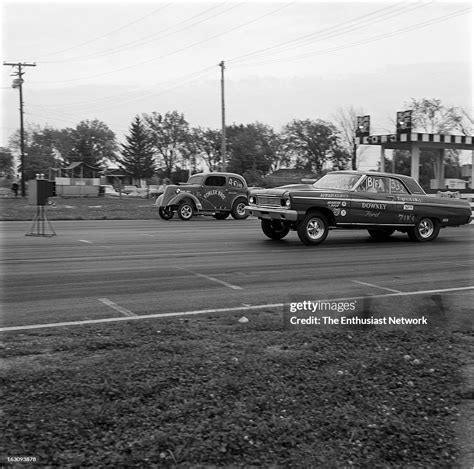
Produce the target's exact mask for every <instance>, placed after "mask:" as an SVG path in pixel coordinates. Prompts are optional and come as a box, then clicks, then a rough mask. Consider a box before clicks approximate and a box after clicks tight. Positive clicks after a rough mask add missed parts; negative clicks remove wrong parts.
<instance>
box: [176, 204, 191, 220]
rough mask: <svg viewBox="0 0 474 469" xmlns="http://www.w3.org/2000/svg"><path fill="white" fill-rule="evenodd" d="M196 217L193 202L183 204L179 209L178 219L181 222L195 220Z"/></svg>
mask: <svg viewBox="0 0 474 469" xmlns="http://www.w3.org/2000/svg"><path fill="white" fill-rule="evenodd" d="M193 215H194V207H193V204H192V203H191V202H186V201H184V202H182V203H181V204H180V205H179V207H178V217H179V218H181V220H184V221H188V220H191V218H193Z"/></svg>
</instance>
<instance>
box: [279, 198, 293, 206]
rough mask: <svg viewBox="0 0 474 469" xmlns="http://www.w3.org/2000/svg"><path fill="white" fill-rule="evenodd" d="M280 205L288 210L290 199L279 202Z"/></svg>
mask: <svg viewBox="0 0 474 469" xmlns="http://www.w3.org/2000/svg"><path fill="white" fill-rule="evenodd" d="M281 205H282V206H283V207H286V208H290V205H291V200H290V199H285V200H282V201H281Z"/></svg>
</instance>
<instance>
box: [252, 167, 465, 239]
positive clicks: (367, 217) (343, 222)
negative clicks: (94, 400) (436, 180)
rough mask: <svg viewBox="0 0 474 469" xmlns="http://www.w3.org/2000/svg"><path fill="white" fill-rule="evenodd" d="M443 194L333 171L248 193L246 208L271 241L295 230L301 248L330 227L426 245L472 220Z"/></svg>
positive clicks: (408, 181) (386, 178)
mask: <svg viewBox="0 0 474 469" xmlns="http://www.w3.org/2000/svg"><path fill="white" fill-rule="evenodd" d="M447 195H449V196H448V197H443V196H440V195H439V194H438V195H427V194H426V193H425V191H424V190H423V189H422V188H421V186H420V185H419V184H418V183H417V182H416V181H415V180H414V179H413V178H411V177H409V176H403V175H400V174H391V173H376V172H363V171H335V172H331V173H328V174H326V175H325V176H323V177H322V178H321V179H319V180H318V181H316V182H315V183H314V184H299V185H290V186H283V187H279V188H274V189H260V190H252V191H249V205H248V206H247V207H246V210H247V212H248V213H249V214H250V215H253V216H255V217H258V218H259V219H260V220H261V226H262V231H263V233H264V234H265V235H266V236H267V237H268V238H271V239H275V240H278V239H282V238H284V237H285V236H286V235H287V234H288V233H289V232H290V231H291V230H294V231H296V232H297V233H298V236H299V238H300V240H301V241H302V242H303V243H304V244H307V245H316V244H320V243H322V242H323V241H324V240H325V239H326V237H327V235H328V233H329V230H330V229H333V228H346V229H354V228H359V229H366V230H368V233H369V235H370V236H371V237H372V238H376V239H387V238H389V237H390V236H391V235H392V234H393V233H394V232H395V231H399V232H402V233H407V234H408V237H409V239H410V240H412V241H421V242H424V241H432V240H434V239H436V238H437V236H438V234H439V231H440V229H441V228H444V227H446V226H460V225H464V224H467V223H469V222H470V221H471V218H472V213H471V207H470V204H469V202H468V201H467V200H461V199H458V198H453V197H452V194H447Z"/></svg>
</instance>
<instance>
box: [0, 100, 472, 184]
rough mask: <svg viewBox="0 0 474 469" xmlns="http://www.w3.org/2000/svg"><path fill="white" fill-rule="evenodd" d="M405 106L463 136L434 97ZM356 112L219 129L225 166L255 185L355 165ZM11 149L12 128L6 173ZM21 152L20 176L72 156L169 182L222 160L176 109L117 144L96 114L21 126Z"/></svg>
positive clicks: (147, 117) (426, 126) (14, 141)
mask: <svg viewBox="0 0 474 469" xmlns="http://www.w3.org/2000/svg"><path fill="white" fill-rule="evenodd" d="M407 106H410V107H409V108H411V109H413V114H414V115H413V121H414V124H415V126H417V125H418V126H419V127H423V129H421V130H420V131H430V132H441V133H449V132H451V131H453V130H458V131H460V132H462V133H467V132H466V130H467V128H468V127H467V125H466V117H467V115H462V113H460V112H459V110H458V109H457V108H449V107H446V106H444V105H443V104H442V103H441V101H440V100H436V99H431V100H428V99H422V100H415V99H413V100H412V101H411V102H410V103H408V104H407ZM357 115H363V112H362V111H361V110H356V109H354V108H348V109H339V110H338V112H337V114H336V115H335V117H334V123H333V122H329V121H326V120H323V119H304V120H301V119H295V120H293V121H291V122H289V123H288V124H286V125H285V126H284V127H283V128H282V129H281V131H279V132H277V131H275V130H274V129H273V128H272V127H270V126H268V125H266V124H263V123H260V122H255V123H251V124H232V125H230V126H227V127H226V163H227V170H228V171H231V172H235V173H239V174H241V175H243V176H244V177H245V178H246V180H247V182H248V183H249V184H251V185H257V184H260V183H262V179H263V177H264V176H265V175H267V174H269V173H271V172H273V171H275V170H277V169H280V168H291V169H302V170H305V171H307V172H308V173H316V174H320V173H321V172H322V171H323V170H324V169H325V168H327V167H331V168H333V169H348V168H352V169H356V167H357V148H356V145H355V132H356V125H357V122H356V118H357ZM19 147H20V137H19V132H16V133H15V134H14V135H12V137H11V138H10V142H9V147H8V148H1V149H0V171H3V173H4V174H7V175H8V174H9V173H11V172H12V169H13V168H12V166H13V156H12V155H13V153H14V152H16V153H18V152H19ZM398 153H399V154H397V158H396V161H397V165H398V169H399V172H400V171H403V172H407V171H408V172H409V164H407V159H409V157H408V156H407V155H404V154H403V152H398ZM25 154H26V157H25V168H24V173H25V179H32V178H34V177H35V174H37V173H46V172H47V170H48V168H64V167H67V166H68V165H70V164H71V163H73V162H76V161H81V162H84V163H86V164H88V165H90V166H93V167H97V168H100V169H105V168H106V167H108V166H110V164H112V163H115V164H117V165H118V166H119V167H121V168H122V169H124V170H126V171H127V172H129V173H130V174H131V175H133V176H134V177H135V178H138V179H141V180H146V181H149V180H151V179H152V178H153V177H154V176H157V175H158V176H159V177H161V178H168V179H170V180H173V179H182V178H183V176H182V174H181V173H182V172H183V170H186V173H188V172H189V171H192V172H195V171H196V170H198V168H199V167H200V163H201V161H204V162H205V165H206V166H207V167H208V168H209V170H211V171H216V170H220V169H222V163H223V162H222V157H221V156H222V155H221V130H220V129H218V130H217V129H211V128H203V127H191V126H190V124H189V123H188V122H187V120H186V119H185V116H184V114H182V113H180V112H178V111H176V110H174V111H170V112H166V113H159V112H153V113H151V114H141V115H137V116H135V118H134V119H133V121H132V122H131V124H130V127H129V130H128V133H127V134H126V135H125V141H124V143H122V144H118V143H117V139H116V135H115V134H114V132H113V131H112V130H111V129H110V128H109V127H108V126H107V125H106V124H105V123H104V122H101V121H99V120H97V119H96V120H84V121H81V122H80V123H79V124H78V125H77V126H76V127H74V128H65V129H55V128H52V127H49V126H46V127H43V128H41V127H39V126H33V127H29V128H28V129H27V130H26V132H25ZM455 156H456V155H452V154H451V153H450V164H454V165H456V157H455ZM422 157H423V155H422ZM425 157H426V155H425ZM425 159H426V158H425ZM432 159H433V158H432ZM423 163H425V166H426V167H427V171H428V172H429V169H430V166H433V167H434V159H433V161H431V160H430V158H429V157H428V162H426V161H425V162H423V161H422V164H423ZM457 165H458V166H459V159H458V160H457ZM387 167H390V166H387ZM429 176H430V175H428V177H429Z"/></svg>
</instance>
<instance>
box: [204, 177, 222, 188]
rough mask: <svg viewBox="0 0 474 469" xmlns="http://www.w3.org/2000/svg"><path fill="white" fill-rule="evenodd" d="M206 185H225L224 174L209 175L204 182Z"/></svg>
mask: <svg viewBox="0 0 474 469" xmlns="http://www.w3.org/2000/svg"><path fill="white" fill-rule="evenodd" d="M204 185H205V186H225V177H224V176H209V177H208V178H207V179H206V182H205V183H204Z"/></svg>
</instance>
